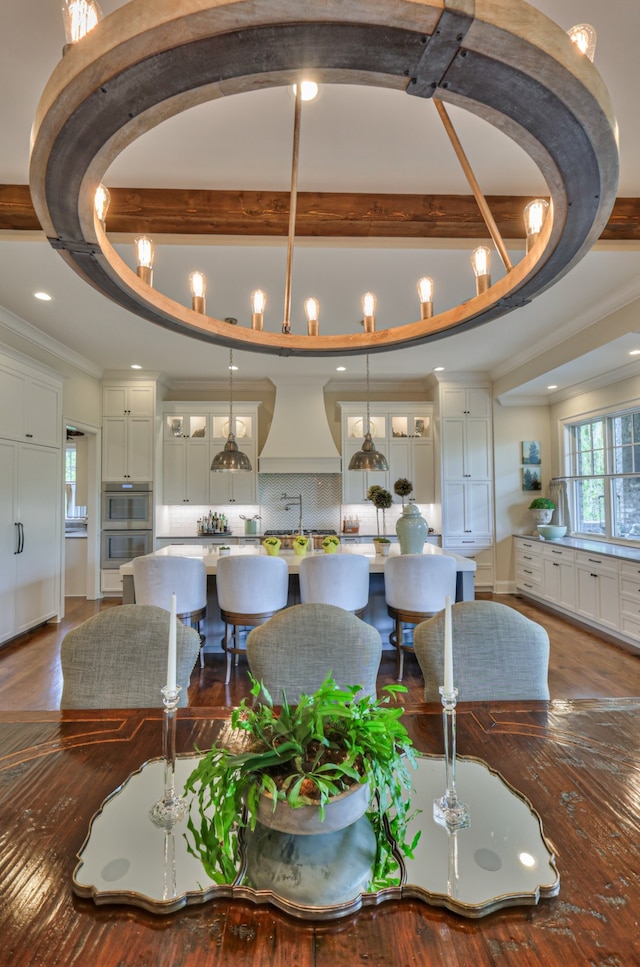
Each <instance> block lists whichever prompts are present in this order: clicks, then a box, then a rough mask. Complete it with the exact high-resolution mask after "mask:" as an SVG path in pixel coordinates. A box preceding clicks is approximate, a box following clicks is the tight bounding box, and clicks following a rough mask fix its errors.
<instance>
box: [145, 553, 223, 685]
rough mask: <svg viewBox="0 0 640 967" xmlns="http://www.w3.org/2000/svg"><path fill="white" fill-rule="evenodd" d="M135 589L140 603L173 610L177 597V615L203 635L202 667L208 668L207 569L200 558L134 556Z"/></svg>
mask: <svg viewBox="0 0 640 967" xmlns="http://www.w3.org/2000/svg"><path fill="white" fill-rule="evenodd" d="M133 590H134V595H135V599H136V604H155V605H157V607H159V608H164V609H165V610H166V611H170V610H171V595H172V593H175V596H176V612H177V614H176V616H177V617H178V618H179V619H180V621H182V622H183V624H187V625H191V626H192V627H194V626H195V627H196V628H197V629H198V633H199V634H200V667H201V668H204V654H203V651H202V645H203V643H204V636H203V635H202V633H201V623H202V620H203V618H204V617H205V615H206V612H207V569H206V567H205V564H204V561H203V560H202V558H199V557H152V556H150V555H145V556H143V557H134V559H133Z"/></svg>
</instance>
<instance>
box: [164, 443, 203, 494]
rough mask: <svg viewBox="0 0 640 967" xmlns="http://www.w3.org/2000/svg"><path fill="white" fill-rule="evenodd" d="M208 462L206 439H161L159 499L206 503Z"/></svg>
mask: <svg viewBox="0 0 640 967" xmlns="http://www.w3.org/2000/svg"><path fill="white" fill-rule="evenodd" d="M210 463H211V461H210V459H209V443H208V442H202V443H200V442H199V443H196V442H194V441H193V440H190V439H189V440H165V441H164V443H163V450H162V501H163V503H165V504H206V503H208V501H209V476H210V475H211V471H210V469H209V467H210Z"/></svg>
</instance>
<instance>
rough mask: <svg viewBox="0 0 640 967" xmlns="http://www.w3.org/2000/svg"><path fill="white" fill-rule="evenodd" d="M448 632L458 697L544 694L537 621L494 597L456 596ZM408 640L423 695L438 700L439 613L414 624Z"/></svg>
mask: <svg viewBox="0 0 640 967" xmlns="http://www.w3.org/2000/svg"><path fill="white" fill-rule="evenodd" d="M451 632H452V633H451V637H452V645H453V682H454V685H455V687H456V688H457V689H458V701H460V702H484V701H499V700H501V699H506V700H511V699H548V698H549V686H548V683H547V674H548V668H549V636H548V634H547V632H546V631H545V629H544V628H543V627H542V625H539V624H538V623H537V622H535V621H531V619H530V618H527V617H526V616H525V615H523V614H520V612H519V611H516V610H515V608H510V607H509V606H508V605H506V604H499V603H498V602H497V601H459V602H458V603H457V604H454V605H453V606H452V608H451ZM413 641H414V648H415V653H416V657H417V659H418V662H419V664H420V668H421V669H422V674H423V675H424V697H425V701H427V702H437V701H440V693H439V691H438V688H439V686H440V685H442V678H443V667H444V657H443V655H444V615H443V614H437V615H436V616H435V617H434V618H430V619H429V620H428V621H424V622H423V623H422V624H419V625H418V627H417V628H416V629H415V632H414V635H413Z"/></svg>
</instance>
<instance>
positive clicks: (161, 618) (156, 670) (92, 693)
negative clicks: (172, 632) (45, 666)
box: [60, 604, 200, 708]
mask: <svg viewBox="0 0 640 967" xmlns="http://www.w3.org/2000/svg"><path fill="white" fill-rule="evenodd" d="M170 619H171V615H170V614H169V612H168V611H165V610H164V609H163V608H158V607H156V606H155V605H150V604H124V605H115V606H114V607H110V608H107V609H106V610H104V611H100V612H98V614H95V615H93V616H92V617H91V618H89V619H88V620H87V621H85V622H83V623H82V624H81V625H78V627H77V628H73V629H72V630H71V631H68V632H67V634H66V635H65V636H64V638H63V640H62V647H61V652H60V663H61V665H62V677H63V687H62V699H61V701H60V707H61V708H155V707H156V706H162V704H163V696H162V692H161V689H163V688H164V686H165V685H166V684H167V657H168V649H169V621H170ZM176 624H177V629H176V652H177V674H176V680H177V683H178V685H180V687H181V691H180V695H179V700H178V704H179V705H183V706H184V705H188V701H189V700H188V694H187V690H188V688H189V679H190V677H191V672H192V670H193V666H194V665H195V664H196V661H197V659H198V651H199V649H200V636H199V635H198V632H197V631H196V630H195V628H189V627H187V626H186V625H184V624H182V622H181V621H178V620H177V619H176Z"/></svg>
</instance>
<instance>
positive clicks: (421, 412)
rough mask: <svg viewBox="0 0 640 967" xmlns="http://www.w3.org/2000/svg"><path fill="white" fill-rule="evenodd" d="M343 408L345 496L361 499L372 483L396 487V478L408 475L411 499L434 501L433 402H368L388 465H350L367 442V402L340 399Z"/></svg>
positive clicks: (377, 440) (351, 500) (350, 499)
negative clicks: (372, 468)
mask: <svg viewBox="0 0 640 967" xmlns="http://www.w3.org/2000/svg"><path fill="white" fill-rule="evenodd" d="M339 405H340V407H341V409H342V501H343V503H345V504H359V503H363V502H364V501H366V499H367V491H368V489H369V487H371V486H374V485H375V486H378V487H384V489H385V490H389V491H390V492H391V494H392V496H393V497H394V501H395V502H397V503H399V502H400V498H399V497H397V496H396V495H395V494H394V493H393V484H394V483H395V481H396V480H398V479H399V478H401V477H406V478H407V480H410V481H411V483H412V484H413V492H412V493H411V495H410V496H409V498H408V499H409V500H410V501H414V502H415V503H417V504H431V503H433V502H434V500H435V483H434V468H433V404H432V403H416V402H409V403H380V402H375V403H371V404H370V405H369V413H370V419H369V426H370V431H371V436H372V439H373V442H374V444H375V446H376V449H378V450H380V452H381V453H383V454H384V455H385V457H386V458H387V463H388V465H389V469H388V470H386V471H375V472H368V471H366V472H363V471H362V470H349V469H348V468H349V463H350V461H351V458H352V456H353V455H354V453H357V452H358V450H360V448H361V446H362V441H363V439H364V434H365V429H366V422H367V421H366V413H367V410H366V404H363V403H340V404H339Z"/></svg>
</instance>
